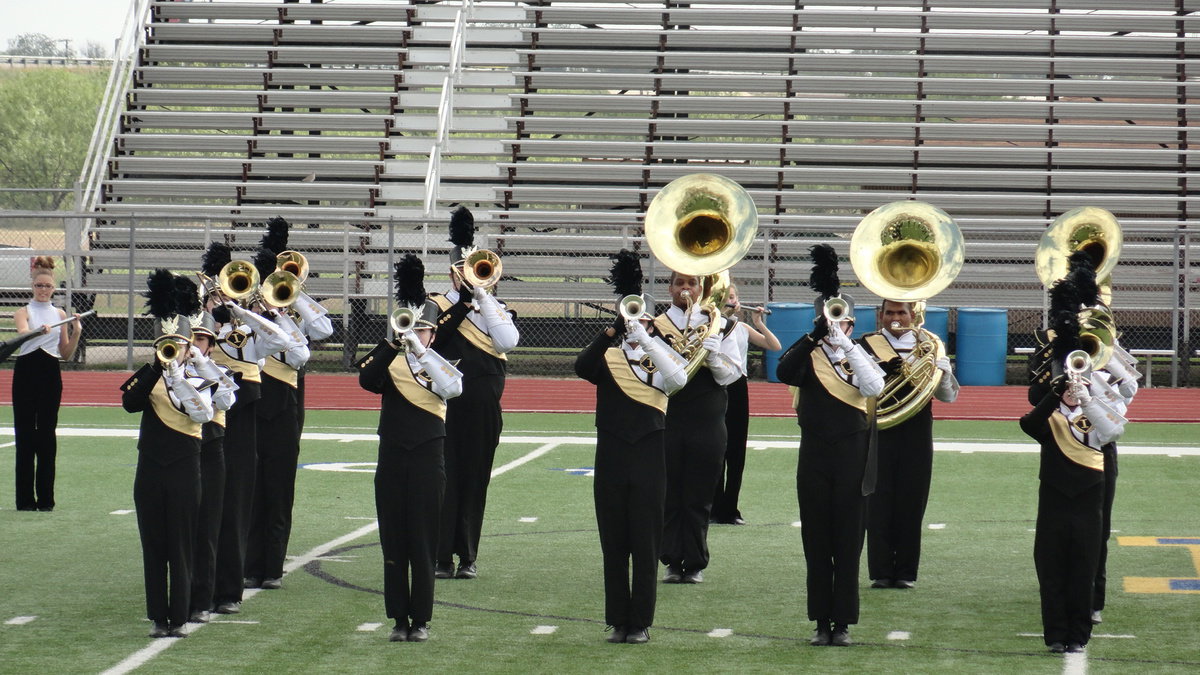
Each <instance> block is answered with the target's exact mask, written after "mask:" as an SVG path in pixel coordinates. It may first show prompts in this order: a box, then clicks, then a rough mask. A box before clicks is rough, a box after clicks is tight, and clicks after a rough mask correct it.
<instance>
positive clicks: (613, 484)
mask: <svg viewBox="0 0 1200 675" xmlns="http://www.w3.org/2000/svg"><path fill="white" fill-rule="evenodd" d="M663 436H664V434H663V432H662V431H656V432H653V433H651V434H648V435H646V436H644V437H642V438H641V439H640V440H639V441H638V442H637V443H634V444H630V443H628V442H626V441H623V440H621V439H619V438H617V437H616V436H614V435H612V434H610V433H606V432H603V431H600V432H598V434H597V438H596V469H595V473H596V477H595V482H594V484H593V485H594V487H593V495H594V498H595V501H596V525H597V528H598V529H599V531H600V552H601V553H602V554H603V558H604V621H605V622H606V623H607V624H608V625H610V626H624V627H626V628H646V627H648V626H650V625H651V624H652V623H654V604H655V599H656V597H657V593H658V589H657V584H658V553H659V548H660V547H661V545H662V536H663V503H664V500H665V498H666V489H667V487H666V486H667V476H666V459H665V452H664V450H663ZM631 564H632V568H633V583H632V586H631V585H630V566H631Z"/></svg>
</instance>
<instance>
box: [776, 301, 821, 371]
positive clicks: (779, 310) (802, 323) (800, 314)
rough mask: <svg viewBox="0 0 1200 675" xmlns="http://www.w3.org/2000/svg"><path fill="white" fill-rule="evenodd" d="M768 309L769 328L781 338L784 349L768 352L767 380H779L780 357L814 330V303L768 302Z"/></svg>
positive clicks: (780, 341)
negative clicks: (776, 374)
mask: <svg viewBox="0 0 1200 675" xmlns="http://www.w3.org/2000/svg"><path fill="white" fill-rule="evenodd" d="M767 309H770V310H771V313H770V314H768V315H767V316H766V317H765V318H766V323H767V328H769V329H771V332H772V333H774V334H775V337H777V338H779V344H781V345H783V349H782V350H779V351H768V352H767V353H766V366H767V380H768V381H770V382H778V381H779V379H778V378H776V377H775V368H776V366H778V365H779V357H780V356H783V352H784V351H786V350H787V348H788V347H791V346H792V345H793V344H795V342H796V340H799V339H800V338H802V337H804V336H805V335H807V334H808V333H811V332H812V326H813V317H814V316H816V314H814V313H813V306H812V303H808V302H768V303H767Z"/></svg>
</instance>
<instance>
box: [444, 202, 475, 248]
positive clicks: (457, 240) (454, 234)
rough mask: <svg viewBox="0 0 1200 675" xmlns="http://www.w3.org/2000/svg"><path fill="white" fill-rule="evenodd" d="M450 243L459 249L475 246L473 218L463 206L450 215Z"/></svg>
mask: <svg viewBox="0 0 1200 675" xmlns="http://www.w3.org/2000/svg"><path fill="white" fill-rule="evenodd" d="M450 243H451V244H454V245H455V246H457V247H459V248H466V247H468V246H473V245H474V244H475V216H473V215H471V212H470V211H469V210H467V207H465V206H460V207H458V208H457V209H454V213H451V214H450Z"/></svg>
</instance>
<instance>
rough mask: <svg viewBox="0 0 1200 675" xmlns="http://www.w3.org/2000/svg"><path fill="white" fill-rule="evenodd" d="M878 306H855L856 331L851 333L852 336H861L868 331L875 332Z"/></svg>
mask: <svg viewBox="0 0 1200 675" xmlns="http://www.w3.org/2000/svg"><path fill="white" fill-rule="evenodd" d="M877 312H878V308H877V307H868V306H866V305H855V306H854V333H853V334H851V335H850V337H852V338H860V337H862V336H864V335H866V334H867V333H874V332H875V330H876V328H875V325H876V323H878V322H877V321H875V317H876V315H877Z"/></svg>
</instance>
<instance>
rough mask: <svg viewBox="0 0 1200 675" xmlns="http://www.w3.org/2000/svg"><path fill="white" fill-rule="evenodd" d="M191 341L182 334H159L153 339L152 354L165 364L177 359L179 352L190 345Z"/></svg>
mask: <svg viewBox="0 0 1200 675" xmlns="http://www.w3.org/2000/svg"><path fill="white" fill-rule="evenodd" d="M191 344H192V341H191V340H189V339H188V338H185V337H184V336H182V335H178V334H175V333H172V334H170V335H162V336H159V338H158V339H156V340H155V341H154V355H155V356H156V357H157V358H158V360H159V362H160V363H162V364H163V365H166V364H168V363H170V362H172V361H176V360H178V359H179V353H180V352H182V351H183V350H185V349H187V348H188V347H189V346H191Z"/></svg>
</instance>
